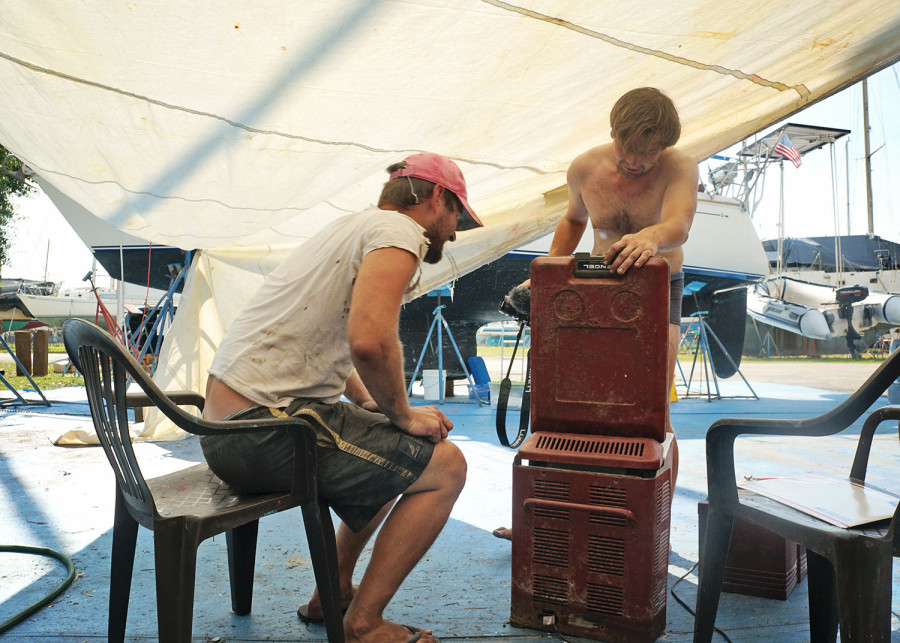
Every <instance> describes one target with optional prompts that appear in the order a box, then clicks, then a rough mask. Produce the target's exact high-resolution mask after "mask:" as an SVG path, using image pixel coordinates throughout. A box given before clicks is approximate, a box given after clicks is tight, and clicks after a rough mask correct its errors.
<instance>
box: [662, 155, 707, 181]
mask: <svg viewBox="0 0 900 643" xmlns="http://www.w3.org/2000/svg"><path fill="white" fill-rule="evenodd" d="M659 164H660V168H661V169H662V170H663V171H664V172H665V173H666V174H667V175H668V176H669V178H670V180H678V179H679V178H681V179H690V180H692V181H693V180H694V179H695V178H696V177H697V176H698V172H697V162H696V161H695V160H694V159H693V158H692V157H691V156H689V155H688V154H686V153H685V152H682V151H681V150H679V149H677V148H674V147H670V148H667V149H665V150H664V151H663V153H662V154H661V155H660V157H659Z"/></svg>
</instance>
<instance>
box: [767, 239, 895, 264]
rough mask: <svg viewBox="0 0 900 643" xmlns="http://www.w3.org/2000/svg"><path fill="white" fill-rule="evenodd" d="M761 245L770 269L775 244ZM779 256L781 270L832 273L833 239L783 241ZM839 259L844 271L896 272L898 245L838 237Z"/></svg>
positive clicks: (774, 255) (770, 242) (882, 241)
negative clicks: (809, 269)
mask: <svg viewBox="0 0 900 643" xmlns="http://www.w3.org/2000/svg"><path fill="white" fill-rule="evenodd" d="M762 244H763V248H764V249H765V251H766V256H767V257H768V259H769V263H770V264H771V265H772V266H773V267H774V266H775V265H776V264H777V259H778V240H777V239H767V240H765V241H763V242H762ZM782 255H783V257H784V260H783V265H784V266H785V267H809V268H814V269H818V270H825V271H826V272H834V271H835V270H836V266H837V262H836V261H835V257H836V256H837V255H836V254H835V244H834V237H803V238H802V239H793V238H788V239H785V240H784V242H783V249H782ZM841 255H842V256H843V258H844V266H843V269H844V270H857V271H859V270H878V269H879V268H882V269H884V270H894V269H897V268H900V244H897V243H894V242H893V241H886V240H885V239H882V238H881V237H878V236H871V237H870V236H868V235H865V234H855V235H847V236H844V237H841ZM879 257H880V258H879Z"/></svg>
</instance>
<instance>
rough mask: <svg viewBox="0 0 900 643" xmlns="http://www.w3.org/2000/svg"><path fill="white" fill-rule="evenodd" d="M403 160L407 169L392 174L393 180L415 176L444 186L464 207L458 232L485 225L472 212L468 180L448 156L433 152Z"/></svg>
mask: <svg viewBox="0 0 900 643" xmlns="http://www.w3.org/2000/svg"><path fill="white" fill-rule="evenodd" d="M403 160H404V161H405V162H406V167H404V168H401V169H399V170H397V171H396V172H392V173H391V178H392V179H397V178H400V177H404V176H413V177H415V178H417V179H424V180H426V181H431V182H432V183H436V184H438V185H443V186H444V187H445V188H447V189H448V190H450V191H451V192H453V194H455V195H456V197H457V198H458V199H459V200H460V202H461V203H462V206H463V210H462V212H460V213H459V218H458V219H457V224H456V229H457V230H459V231H463V230H471V229H472V228H477V227H480V226H483V225H484V224H483V223H482V222H481V219H479V218H478V217H477V216H475V212H473V211H472V207H471V206H470V205H469V202H468V201H467V195H466V180H465V179H464V178H463V175H462V172H461V171H460V169H459V167H458V166H457V165H456V163H454V162H453V161H451V160H450V159H448V158H447V157H446V156H441V155H440V154H433V153H431V152H420V153H418V154H412V155H410V156H407V157H406V158H405V159H403Z"/></svg>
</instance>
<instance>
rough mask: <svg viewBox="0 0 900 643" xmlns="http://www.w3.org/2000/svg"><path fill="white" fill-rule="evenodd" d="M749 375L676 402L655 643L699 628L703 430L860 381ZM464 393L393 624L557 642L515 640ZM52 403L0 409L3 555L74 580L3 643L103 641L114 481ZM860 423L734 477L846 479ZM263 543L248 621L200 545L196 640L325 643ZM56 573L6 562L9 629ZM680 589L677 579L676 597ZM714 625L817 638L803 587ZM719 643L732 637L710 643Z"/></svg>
mask: <svg viewBox="0 0 900 643" xmlns="http://www.w3.org/2000/svg"><path fill="white" fill-rule="evenodd" d="M778 366H786V364H779V365H778ZM838 366H852V367H855V366H856V365H855V364H854V365H838ZM867 366H868V364H867ZM754 367H755V363H748V364H746V365H745V366H744V368H743V371H742V372H743V373H744V375H745V376H746V377H748V379H749V380H750V383H751V385H752V387H753V389H754V390H755V392H756V394H757V395H758V396H759V399H758V400H754V399H742V398H726V399H720V400H715V399H714V400H713V401H707V399H706V398H704V397H700V398H696V397H694V398H690V399H681V400H679V401H678V402H676V403H674V404H673V405H672V421H673V425H674V426H675V428H676V431H677V433H678V436H679V448H680V454H681V473H680V476H679V479H678V486H677V488H676V492H675V496H674V501H673V507H672V530H671V539H670V542H671V544H672V549H673V551H672V554H671V556H670V559H669V579H668V584H669V590H670V593H669V595H668V603H667V612H666V614H667V624H666V631H665V633H664V634H663V636H662V637H661V639H660V640H665V641H689V640H691V632H692V628H693V617H692V615H691V614H690V613H689V611H688V609H686V608H685V607H683V606H682V605H680V604H679V603H678V601H677V600H676V596H677V597H678V598H680V599H682V600H683V601H684V602H685V603H686V605H687V606H688V608H691V609H692V608H693V605H694V600H695V591H696V574H695V572H692V571H691V570H692V568H693V566H694V564H695V563H696V561H697V559H698V534H697V524H698V517H697V511H698V509H697V507H698V502H699V501H701V500H702V499H703V498H705V496H706V494H707V489H706V478H705V470H706V468H705V451H704V436H705V433H706V430H707V428H708V427H709V426H710V424H712V423H713V422H714V421H715V420H717V419H719V418H721V417H740V416H752V417H786V418H803V417H811V416H814V415H818V414H820V413H822V412H824V411H826V410H828V409H830V408H832V407H833V406H835V405H836V404H838V403H840V402H841V401H842V400H844V399H846V397H847V394H846V392H845V391H844V389H846V388H855V386H857V385H858V384H860V383H861V382H862V381H863V380H864V379H865V376H866V375H867V373H862V372H858V371H857V370H855V369H848V370H846V371H835V372H836V375H835V378H836V380H835V381H836V383H834V384H832V380H831V379H830V378H828V377H825V376H824V374H823V368H822V365H819V364H814V365H809V366H802V367H796V366H793V365H791V366H789V367H788V368H787V369H781V368H779V369H776V370H775V371H770V372H769V373H762V372H760V371H756V372H754V371H752V370H751V369H753V368H754ZM773 367H774V365H773ZM828 368H829V369H830V368H831V367H830V366H829V367H828ZM772 380H776V381H772ZM829 386H834V387H835V388H836V390H831V389H829V388H828V387H829ZM682 388H683V387H682ZM457 391H458V395H457V396H456V397H454V398H452V399H450V400H448V402H447V403H446V404H445V405H444V407H443V408H444V411H445V412H446V413H447V414H448V415H449V416H450V418H451V419H452V420H453V421H454V423H455V428H454V430H453V432H452V434H451V438H452V439H453V440H454V441H455V442H456V444H458V445H459V446H460V448H461V449H462V450H463V452H464V453H465V455H466V458H467V460H468V463H469V476H468V483H467V486H466V489H465V490H464V492H463V495H462V497H461V498H460V500H459V502H458V503H457V505H456V508H455V509H454V511H453V514H452V516H451V518H450V521H449V523H448V524H447V526H446V528H445V529H444V531H443V533H442V534H441V536H440V537H439V539H438V540H437V542H436V543H435V545H434V546H433V547H432V549H431V550H430V551H429V552H428V554H426V556H425V557H424V559H423V560H422V561H421V563H420V564H419V565H418V567H417V568H416V569H415V570H414V571H413V573H412V574H411V575H410V577H409V578H408V579H407V581H406V582H405V584H404V585H403V587H402V588H401V590H400V591H399V592H398V594H397V595H396V597H395V599H394V600H393V601H392V603H391V604H390V605H389V607H388V610H387V612H386V614H385V616H386V617H387V618H389V619H391V620H395V621H399V622H403V623H410V624H412V625H417V626H421V627H428V628H431V629H433V630H434V632H435V634H436V635H437V636H440V637H441V638H442V639H444V640H453V641H483V640H501V639H514V640H531V639H550V640H560V638H561V637H560V636H559V635H556V634H549V633H543V632H538V631H534V630H527V629H520V628H516V627H513V626H511V625H510V624H509V622H508V619H509V610H510V574H511V569H510V547H509V543H508V542H506V541H502V540H499V539H496V538H494V537H492V536H491V533H490V532H491V530H492V529H493V528H495V527H497V526H500V525H509V524H510V512H511V506H510V483H511V463H512V460H513V457H514V452H513V451H511V450H509V449H506V448H504V447H501V446H500V445H499V444H498V442H497V438H496V435H495V429H494V421H495V414H496V411H495V409H493V408H491V407H490V406H481V407H479V406H477V405H476V404H475V403H473V402H471V401H469V400H468V399H466V398H467V396H466V395H465V388H464V387H458V388H457ZM683 392H684V391H683V390H682V391H681V393H683ZM722 392H723V394H725V395H745V394H746V385H744V383H743V382H742V381H741V380H740V378H731V379H730V380H728V381H726V382H723V383H722ZM48 397H49V398H50V400H51V402H52V403H53V406H51V407H49V408H47V407H38V406H28V407H22V406H9V405H7V406H4V407H0V454H2V457H0V516H3V518H2V520H0V543H2V544H14V545H30V546H40V547H47V548H51V549H54V550H57V551H60V552H64V553H66V554H68V555H69V556H71V557H72V560H73V562H74V564H75V567H76V570H77V577H76V580H75V582H74V584H73V585H72V586H71V587H70V588H69V589H68V590H67V591H66V592H65V593H64V594H62V595H61V596H60V597H59V598H58V599H56V600H55V601H54V602H53V603H52V604H51V605H49V606H47V607H45V608H44V609H42V610H40V611H39V612H37V613H36V614H34V615H33V616H31V617H30V618H28V619H27V620H26V621H24V622H23V623H21V624H19V625H17V626H16V627H14V628H13V629H11V630H10V631H8V632H7V633H6V634H5V635H3V638H4V640H9V641H68V642H76V641H78V642H81V641H95V640H105V638H106V637H105V632H106V614H107V609H106V606H107V601H108V582H109V552H110V542H111V526H112V515H113V479H112V475H111V471H110V470H109V466H108V464H107V462H106V459H105V456H104V455H103V452H102V450H100V449H98V448H96V447H85V448H61V447H55V446H53V445H52V441H53V440H54V439H55V437H56V436H58V435H59V434H60V433H62V432H65V431H77V430H82V429H83V430H89V429H90V419H89V417H88V411H87V405H86V402H85V401H84V397H83V391H82V389H78V388H72V389H63V390H58V391H50V392H49V394H48ZM884 402H886V399H885V398H882V401H881V402H879V404H881V403H884ZM514 424H517V422H516V421H515V419H514V416H513V414H512V413H510V419H509V421H508V425H510V426H512V425H514ZM860 424H861V423H857V425H855V426H856V429H857V430H853V429H851V430H850V431H848V432H846V434H844V435H842V436H840V437H835V438H829V439H822V440H817V441H816V442H815V444H814V446H815V448H814V449H811V448H810V442H809V441H806V442H801V441H798V440H795V439H788V438H767V439H766V438H760V439H748V440H744V441H742V443H741V446H740V448H739V450H738V458H739V464H738V474H739V475H745V474H752V475H757V476H759V475H771V474H773V473H784V472H786V471H791V472H794V473H801V472H813V471H814V472H817V473H834V474H836V475H846V473H847V471H848V469H849V464H850V460H851V458H852V452H853V450H854V448H855V443H856V442H855V438H856V433H857V432H858V427H859V425H860ZM136 449H137V452H138V457H139V458H140V459H141V462H142V466H143V468H144V472H145V474H146V475H147V476H148V477H152V476H154V475H159V474H161V473H164V472H168V471H173V470H176V469H179V468H182V467H185V466H188V465H190V464H192V463H195V462H198V461H200V460H201V455H200V450H199V446H198V444H197V442H196V439H194V438H188V439H186V440H182V441H179V442H163V443H139V444H137V445H136ZM898 465H900V447H898V445H897V437H896V428H891V427H888V426H885V427H883V428H882V429H881V430H880V431H879V432H878V435H877V436H876V446H875V448H874V449H873V455H872V462H871V465H870V480H871V482H873V483H875V484H880V485H882V486H884V487H886V488H889V489H894V490H897V489H898V486H897V484H896V475H895V473H894V472H895V471H896V470H897V467H898ZM259 538H260V541H259V551H258V554H257V574H256V588H255V597H254V610H253V614H252V615H250V616H246V617H238V616H235V615H234V614H232V613H231V611H230V603H229V595H228V572H227V566H226V561H225V540H224V538H221V537H217V538H214V539H211V540H210V541H207V542H205V543H203V545H201V547H200V560H199V564H198V573H197V578H196V588H197V589H196V592H197V595H196V600H195V609H194V629H193V634H194V640H195V641H212V640H220V641H228V642H238V641H322V640H325V632H324V628H323V627H321V626H317V625H313V626H309V627H306V626H304V625H303V624H302V623H300V622H299V621H298V620H297V618H296V616H295V614H294V612H295V610H296V608H297V605H299V604H301V603H305V602H306V601H307V599H308V595H309V592H310V591H311V589H312V586H313V581H312V570H311V566H310V563H309V557H308V552H307V550H306V545H305V539H304V536H303V530H302V527H301V519H300V514H299V511H298V510H291V511H287V512H284V513H281V514H277V515H273V516H270V517H267V518H265V519H264V520H263V521H262V522H261V527H260V537H259ZM365 556H367V554H364V557H365ZM364 564H365V560H364V561H363V565H364ZM63 576H64V569H63V568H62V566H61V565H60V564H59V563H57V562H55V561H52V560H50V559H43V558H35V557H33V556H27V555H23V554H10V553H0V621H4V620H6V619H7V618H9V617H10V616H12V615H13V614H15V613H16V612H18V611H20V610H22V609H24V608H25V607H26V606H28V605H30V604H31V603H33V602H34V601H36V600H37V599H38V598H39V597H40V596H43V595H44V594H46V593H48V592H49V591H50V589H52V587H53V586H54V585H55V584H56V583H57V582H59V580H60V579H61V578H63ZM682 577H684V580H683V581H682V582H680V583H679V584H678V586H677V587H675V584H676V582H678V581H679V579H680V578H682ZM898 580H900V579H898V576H897V573H896V572H895V576H894V587H895V591H894V596H893V605H894V612H895V614H897V613H900V591H898V588H900V584H898ZM717 625H718V626H719V627H720V628H721V629H722V630H723V631H724V632H725V633H726V634H727V636H728V637H729V639H730V640H732V641H736V642H737V641H749V642H759V643H762V642H764V641H765V642H770V641H790V642H793V641H805V640H808V638H809V637H808V629H807V627H808V625H807V588H806V581H805V580H804V581H803V582H801V583H800V585H798V586H797V588H796V589H794V591H793V593H792V594H791V595H790V597H789V598H788V599H787V600H785V601H780V600H768V599H762V598H755V597H749V596H744V595H741V594H723V598H722V602H721V607H720V611H719V617H718V621H717ZM893 628H894V630H895V632H894V638H893V640H897V641H900V618H896V617H895V619H894V623H893ZM566 638H568V639H571V638H573V637H566ZM127 640H129V641H157V640H158V639H157V636H156V606H155V589H154V581H153V554H152V535H151V534H150V532H148V531H146V530H143V529H142V530H141V531H140V535H139V539H138V554H137V561H136V564H135V574H134V580H133V585H132V592H131V610H130V613H129V620H128V636H127ZM715 640H724V639H720V638H719V637H718V635H717V637H716V639H715Z"/></svg>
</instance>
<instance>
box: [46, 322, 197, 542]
mask: <svg viewBox="0 0 900 643" xmlns="http://www.w3.org/2000/svg"><path fill="white" fill-rule="evenodd" d="M63 344H64V345H65V347H66V352H67V353H68V354H69V359H71V360H72V363H73V364H74V365H75V368H77V369H78V370H79V371H80V372H81V374H82V376H83V377H84V387H85V390H86V391H87V398H88V405H89V406H90V409H91V417H92V419H93V422H94V429H95V430H96V432H97V437H98V438H99V440H100V444H101V445H102V446H103V450H104V451H105V452H106V457H107V458H108V459H109V463H110V465H111V466H112V468H113V472H114V473H115V476H116V484H117V485H118V487H119V490H120V492H121V493H122V496H123V499H124V500H125V502H126V503H127V504H128V506H129V510H130V513H131V514H132V515H133V516H134V518H135V519H136V520H137V521H138V522H140V523H141V524H142V525H144V526H146V527H148V528H152V525H153V516H154V505H153V498H152V496H151V494H150V490H149V489H148V487H147V482H146V481H145V479H144V476H143V474H142V473H141V469H140V466H138V462H137V459H136V458H135V455H134V449H133V448H132V445H131V436H130V434H129V432H128V405H127V404H126V401H125V393H126V388H127V386H128V377H129V376H131V377H132V378H133V379H134V381H135V383H136V384H138V385H139V386H140V387H141V388H142V389H143V390H144V392H145V393H146V394H147V396H148V397H149V398H150V399H151V400H152V401H153V402H154V403H155V404H156V405H157V406H160V407H161V408H162V407H171V408H163V410H164V412H166V415H169V416H170V417H171V415H172V414H173V413H174V414H175V415H183V416H185V418H182V419H188V418H189V419H193V418H191V416H190V415H188V414H187V413H185V412H184V411H182V410H181V409H179V408H178V407H176V406H174V405H172V404H171V403H167V400H166V399H165V394H164V393H162V391H160V389H159V388H158V387H157V386H156V385H155V384H154V383H153V382H152V381H151V380H150V378H149V376H148V375H147V372H146V371H145V370H144V368H143V367H142V366H141V365H140V364H139V363H138V362H137V360H135V359H134V357H132V355H131V354H130V353H129V352H128V351H127V350H125V347H124V346H122V344H120V343H119V342H117V341H116V340H115V339H113V338H112V337H111V336H110V335H109V334H108V333H107V332H106V331H104V330H103V329H101V328H99V327H98V326H96V325H94V324H92V323H90V322H87V321H85V320H82V319H68V320H66V321H65V322H64V323H63Z"/></svg>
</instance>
